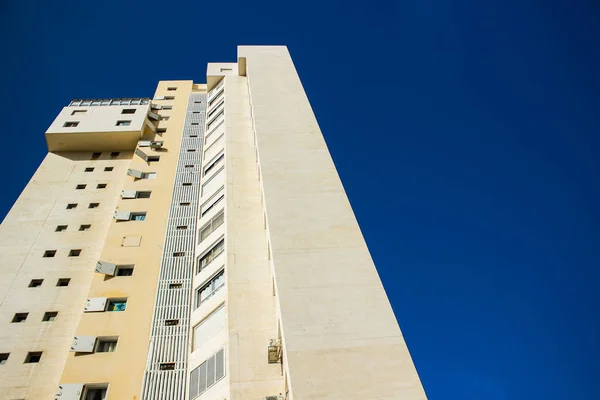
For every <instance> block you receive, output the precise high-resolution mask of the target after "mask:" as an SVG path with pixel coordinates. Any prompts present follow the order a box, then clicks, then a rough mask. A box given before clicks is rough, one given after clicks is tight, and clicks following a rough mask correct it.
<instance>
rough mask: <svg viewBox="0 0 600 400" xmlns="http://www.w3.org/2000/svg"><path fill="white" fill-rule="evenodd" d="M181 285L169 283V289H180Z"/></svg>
mask: <svg viewBox="0 0 600 400" xmlns="http://www.w3.org/2000/svg"><path fill="white" fill-rule="evenodd" d="M182 287H183V285H182V284H181V283H170V284H169V289H181V288H182Z"/></svg>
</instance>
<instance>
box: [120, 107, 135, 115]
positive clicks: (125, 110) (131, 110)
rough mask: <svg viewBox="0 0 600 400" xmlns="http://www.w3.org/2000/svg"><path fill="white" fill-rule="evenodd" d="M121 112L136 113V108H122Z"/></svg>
mask: <svg viewBox="0 0 600 400" xmlns="http://www.w3.org/2000/svg"><path fill="white" fill-rule="evenodd" d="M121 114H135V108H124V109H123V110H121Z"/></svg>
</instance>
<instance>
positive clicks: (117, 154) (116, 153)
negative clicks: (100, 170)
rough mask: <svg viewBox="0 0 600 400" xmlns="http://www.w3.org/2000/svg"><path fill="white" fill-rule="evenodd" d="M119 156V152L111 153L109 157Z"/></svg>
mask: <svg viewBox="0 0 600 400" xmlns="http://www.w3.org/2000/svg"><path fill="white" fill-rule="evenodd" d="M119 154H121V152H119V151H113V152H112V153H110V156H111V157H119Z"/></svg>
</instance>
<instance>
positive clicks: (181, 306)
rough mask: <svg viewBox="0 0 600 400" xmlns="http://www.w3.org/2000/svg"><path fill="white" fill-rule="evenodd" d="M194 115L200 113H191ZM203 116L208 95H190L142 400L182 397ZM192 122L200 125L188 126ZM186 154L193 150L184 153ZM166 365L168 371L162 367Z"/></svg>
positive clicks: (185, 373)
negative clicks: (174, 254)
mask: <svg viewBox="0 0 600 400" xmlns="http://www.w3.org/2000/svg"><path fill="white" fill-rule="evenodd" d="M195 101H200V103H195ZM194 111H196V112H198V111H199V113H197V114H194V113H193V112H194ZM205 115H206V94H200V93H192V94H191V95H190V97H189V100H188V106H187V114H186V119H185V125H184V128H183V137H182V140H181V147H180V150H179V160H178V164H177V172H176V175H175V183H174V186H173V196H172V199H171V208H170V210H169V219H168V222H167V232H166V237H165V244H164V250H163V256H162V262H161V266H160V276H159V280H158V286H157V291H156V300H155V304H154V316H153V319H152V331H151V334H150V348H149V351H148V361H147V363H146V371H145V373H144V387H143V389H142V399H143V400H181V399H183V398H185V389H186V376H187V347H188V335H189V331H190V326H189V325H190V310H191V299H192V277H193V273H194V249H195V240H196V221H197V215H198V200H199V198H200V173H199V171H200V166H201V164H202V137H203V136H204V122H205ZM192 122H197V123H198V124H197V125H192ZM190 136H192V137H190ZM189 149H195V150H196V151H194V152H188V150H189ZM186 165H194V167H192V168H189V167H188V168H186ZM183 183H191V185H188V186H183ZM181 202H186V203H190V204H189V205H188V206H181V205H180V204H179V203H181ZM178 226H187V229H177V227H178ZM178 252H183V253H184V254H185V255H184V256H183V257H173V253H178ZM172 284H181V288H170V286H171V285H172ZM166 320H178V321H179V323H178V324H177V325H166V324H165V321H166ZM167 364H168V366H169V368H165V365H167Z"/></svg>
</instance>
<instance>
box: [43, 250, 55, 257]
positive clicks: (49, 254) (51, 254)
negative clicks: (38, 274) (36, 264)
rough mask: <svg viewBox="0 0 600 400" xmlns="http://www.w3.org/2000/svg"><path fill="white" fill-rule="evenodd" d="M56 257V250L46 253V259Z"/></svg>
mask: <svg viewBox="0 0 600 400" xmlns="http://www.w3.org/2000/svg"><path fill="white" fill-rule="evenodd" d="M55 255H56V250H46V251H44V257H46V258H48V257H54V256H55Z"/></svg>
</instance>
